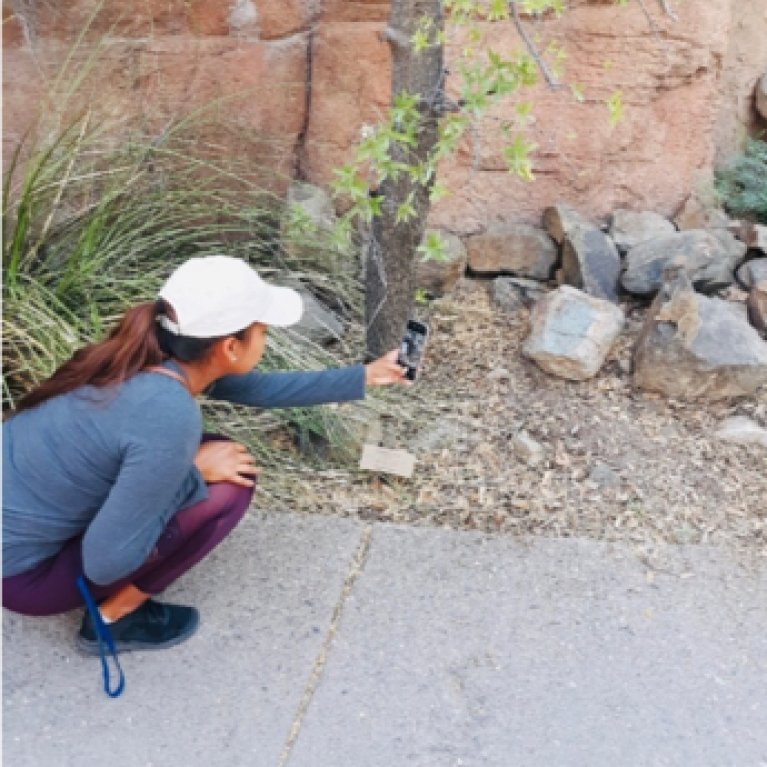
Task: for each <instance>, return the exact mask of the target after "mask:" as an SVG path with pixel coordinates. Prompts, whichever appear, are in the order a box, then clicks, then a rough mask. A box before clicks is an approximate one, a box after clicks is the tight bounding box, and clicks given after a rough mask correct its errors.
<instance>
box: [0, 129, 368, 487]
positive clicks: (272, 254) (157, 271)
mask: <svg viewBox="0 0 767 767" xmlns="http://www.w3.org/2000/svg"><path fill="white" fill-rule="evenodd" d="M214 129H215V135H216V136H218V138H219V139H220V140H219V141H218V142H216V143H213V142H211V141H210V135H211V133H212V132H213V130H214ZM226 130H227V127H226V126H225V125H221V124H219V125H215V126H213V125H210V124H208V125H206V124H205V121H204V119H202V118H200V117H199V116H198V117H197V118H195V119H193V120H184V119H179V120H177V121H175V122H174V123H173V124H172V125H169V126H167V127H166V129H165V130H164V131H163V132H162V134H161V136H160V137H159V138H158V137H157V136H152V135H147V134H145V133H144V132H142V131H141V130H138V129H133V130H132V131H130V132H127V133H126V134H125V135H124V136H123V137H121V138H120V140H115V137H114V136H113V135H112V134H111V133H108V132H107V131H105V130H102V129H101V128H100V126H98V125H97V124H95V121H94V120H93V118H92V117H91V116H90V115H89V114H85V115H83V116H82V117H80V118H79V119H76V120H73V121H72V122H71V124H70V125H69V126H68V127H66V128H65V129H64V130H62V131H61V132H59V133H58V135H57V136H56V137H55V138H54V139H46V140H37V141H35V140H34V139H32V138H30V139H29V140H28V142H27V143H26V144H24V145H23V146H21V147H20V148H19V151H18V152H17V154H16V158H15V160H14V161H13V162H11V163H10V165H9V167H8V169H7V172H6V176H5V179H4V185H3V200H2V208H3V219H2V226H3V299H4V305H3V322H4V326H5V329H4V336H3V349H2V354H3V368H4V373H3V408H4V409H7V408H11V407H13V404H14V402H15V401H16V399H17V398H18V397H19V396H20V395H21V394H22V393H23V392H25V391H27V390H28V389H29V388H30V387H31V386H34V385H35V384H36V383H38V382H40V381H41V380H43V379H44V378H45V377H47V376H49V375H50V374H51V373H52V372H53V371H54V370H55V368H56V367H57V366H58V365H59V364H61V363H62V362H63V361H64V360H65V359H67V358H68V357H69V356H70V355H71V354H72V352H73V351H74V350H75V349H76V348H78V347H79V346H80V345H82V344H84V343H87V342H91V341H94V340H98V339H99V338H101V337H103V335H104V333H105V332H106V331H107V330H108V329H109V328H110V327H111V326H112V325H113V324H114V322H115V320H116V319H117V318H118V317H119V316H120V315H121V314H122V313H123V312H124V311H125V309H126V308H127V307H129V306H130V305H132V304H134V303H137V302H141V301H146V300H152V299H154V298H155V297H156V294H157V290H158V289H159V287H160V285H161V284H162V282H163V281H164V280H165V279H166V278H167V276H168V275H169V274H170V272H171V271H172V270H173V269H174V268H175V267H176V266H177V265H178V264H179V263H181V262H182V261H184V260H185V259H187V258H189V257H191V256H200V255H205V254H212V253H227V254H230V255H234V256H238V257H241V258H243V259H246V260H247V261H248V262H250V263H252V264H254V265H255V266H256V267H257V268H258V269H259V271H260V272H261V273H262V274H264V275H265V276H266V277H267V278H269V279H273V280H275V281H290V282H291V283H292V284H299V285H300V286H302V287H303V288H305V289H307V290H308V291H310V292H313V293H314V294H316V295H318V296H323V297H327V296H331V295H332V298H333V308H334V309H335V310H336V311H337V312H338V313H340V314H341V315H342V316H343V317H344V319H345V320H346V321H347V323H348V324H349V327H350V331H349V333H348V334H347V340H345V341H344V342H343V343H341V344H337V345H336V347H335V348H334V349H332V350H330V349H327V348H324V347H321V346H317V345H316V344H313V343H311V342H309V341H306V340H304V339H303V338H301V337H299V336H298V335H296V334H295V333H294V332H291V331H290V330H289V329H286V330H277V329H273V330H271V331H270V335H269V340H268V348H267V353H266V355H265V358H264V360H263V363H262V365H261V368H263V369H266V370H269V369H291V368H298V369H320V368H324V367H329V366H330V367H332V366H339V365H343V364H347V363H349V362H352V361H354V362H357V361H359V358H360V357H361V350H362V348H363V346H362V339H363V335H364V334H363V328H362V323H361V317H362V311H363V309H362V303H363V301H362V295H363V294H362V286H361V284H360V283H359V282H358V281H357V280H356V279H355V278H354V277H353V276H350V274H354V270H351V271H350V270H348V269H345V270H343V271H342V272H340V271H338V270H337V269H336V266H335V265H336V263H337V259H336V256H337V254H332V256H333V257H330V255H328V257H327V258H325V257H324V256H323V252H322V251H321V249H319V250H318V249H317V248H316V247H314V249H313V250H312V249H311V248H308V247H307V248H305V249H303V250H302V258H301V260H300V262H297V263H294V262H293V261H291V257H290V255H289V254H288V253H286V252H285V251H284V250H283V248H282V247H281V243H280V226H279V222H280V221H281V220H282V218H283V216H284V214H285V211H284V205H285V203H284V200H283V198H282V197H281V196H280V195H279V194H275V193H273V192H272V191H270V188H279V187H282V188H284V187H285V184H286V180H285V179H279V178H277V177H276V176H275V174H274V173H272V172H271V171H270V170H269V163H268V153H266V154H265V150H264V147H260V148H258V149H257V151H252V152H249V151H247V150H243V151H242V153H241V154H239V153H238V154H237V156H232V153H231V152H228V151H225V150H222V149H220V147H222V146H227V141H226V140H224V139H223V138H222V135H221V132H222V131H226ZM42 135H45V134H42ZM212 147H213V148H212ZM216 147H219V148H218V149H217V148H216ZM254 156H262V157H264V156H265V157H267V160H266V163H265V166H261V167H256V166H255V164H254V162H253V157H254ZM270 174H271V177H270ZM294 236H295V235H294ZM303 236H305V237H306V240H307V243H309V244H312V245H316V242H317V241H318V239H319V238H318V236H317V233H316V232H313V231H312V230H311V227H308V228H307V229H306V231H305V233H304V235H303ZM307 252H311V253H314V256H313V258H314V259H315V260H307V256H306V253H307ZM368 407H369V405H368ZM203 411H204V415H205V418H206V425H207V427H208V428H210V429H214V430H219V431H222V432H223V433H228V434H230V435H232V436H234V437H236V438H237V439H240V440H242V441H244V442H246V443H248V444H249V446H250V447H251V449H252V450H253V452H254V454H255V455H256V457H257V460H258V462H259V463H260V465H262V466H264V467H272V468H275V469H278V472H273V473H277V474H283V475H284V474H285V472H288V473H289V470H290V469H291V467H292V468H299V467H300V464H301V462H302V461H304V460H305V456H299V455H297V454H296V453H295V451H292V450H291V449H290V447H291V445H292V442H293V441H299V439H300V441H301V442H302V443H304V444H316V443H317V442H320V443H322V445H323V451H322V452H323V456H324V457H330V458H331V459H333V460H335V461H336V462H338V461H341V462H342V463H344V462H345V461H346V460H348V459H351V458H354V457H356V452H354V451H352V450H351V446H352V445H353V444H354V440H353V435H354V433H355V432H356V431H357V429H356V424H355V421H356V419H359V418H361V417H362V411H361V410H360V409H359V408H357V409H355V408H354V407H351V408H344V409H334V408H307V409H299V408H296V409H291V410H285V411H271V412H269V413H264V414H258V413H255V412H254V411H252V410H245V409H241V408H240V409H238V408H235V407H233V406H227V405H223V406H219V405H216V404H213V403H207V404H204V405H203ZM307 435H308V436H309V437H310V439H307ZM311 437H313V439H312V438H311ZM285 446H287V447H288V448H289V449H288V450H285V449H281V448H284V447H285Z"/></svg>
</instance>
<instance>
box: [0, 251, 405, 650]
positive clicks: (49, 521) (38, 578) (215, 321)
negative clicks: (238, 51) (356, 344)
mask: <svg viewBox="0 0 767 767" xmlns="http://www.w3.org/2000/svg"><path fill="white" fill-rule="evenodd" d="M301 313H302V301H301V297H300V295H299V294H298V293H296V292H295V291H293V290H290V289H287V288H280V287H275V286H272V285H269V284H267V283H266V282H264V281H263V280H262V279H261V278H260V277H259V276H258V274H257V273H256V272H255V271H254V270H253V269H251V267H250V266H248V265H247V264H246V263H245V262H243V261H241V260H239V259H234V258H229V257H226V256H211V257H207V258H197V259H191V260H190V261H187V262H186V263H185V264H183V265H182V266H180V267H179V268H178V269H177V270H176V271H175V272H174V273H173V274H172V275H171V277H170V278H169V280H168V281H167V283H166V284H165V286H164V287H163V288H162V290H161V291H160V297H159V299H158V300H157V302H153V303H149V304H143V305H140V306H137V307H135V308H133V309H130V310H129V311H128V312H127V313H126V314H125V316H124V317H123V319H122V321H121V322H120V324H119V326H118V327H117V328H116V329H115V330H114V332H113V333H112V334H111V335H110V336H109V338H108V339H107V340H105V341H103V342H101V343H98V344H95V345H92V346H88V347H85V348H83V349H81V350H79V351H78V352H77V353H75V355H74V356H73V357H72V358H71V359H70V360H69V361H68V362H66V363H65V364H64V365H62V366H61V367H60V368H59V369H58V370H57V371H56V372H55V373H54V374H53V376H52V377H51V378H50V379H48V380H47V381H45V382H44V383H43V384H42V385H40V386H39V387H38V388H37V389H35V390H34V391H32V392H31V393H29V394H28V395H27V396H26V397H24V398H23V399H22V400H21V401H20V402H19V404H18V407H17V409H16V410H15V411H14V413H13V414H12V416H11V417H10V418H9V419H8V420H7V421H6V422H5V424H4V425H3V469H4V472H3V606H4V607H6V608H8V609H10V610H13V611H15V612H19V613H23V614H25V615H33V616H42V615H54V614H56V613H62V612H65V611H68V610H72V609H74V608H77V607H81V606H82V605H83V604H84V603H87V602H90V603H91V610H90V611H89V610H86V611H85V614H84V616H83V621H82V625H81V627H80V630H79V634H78V636H77V643H78V645H79V646H80V648H81V649H83V650H85V651H86V652H89V653H93V654H98V653H99V652H100V647H101V644H102V638H103V637H105V636H108V637H111V640H113V642H114V649H113V652H114V650H132V649H137V648H140V649H161V648H166V647H170V646H172V645H176V644H178V643H180V642H183V641H184V640H185V639H188V638H189V637H190V636H191V635H192V634H193V633H194V631H195V630H196V628H197V626H198V623H199V615H198V613H197V610H196V609H195V608H194V607H188V606H182V605H171V604H166V603H161V602H158V601H155V599H154V597H155V595H157V594H159V593H160V592H162V591H163V590H164V589H165V588H167V587H168V586H169V585H170V584H171V583H173V582H174V581H175V580H176V579H177V578H179V576H181V575H183V574H184V573H185V572H187V571H188V570H189V569H190V568H192V567H194V566H195V565H196V564H197V563H198V562H199V561H200V560H201V559H203V557H205V556H206V555H207V554H209V553H210V552H211V551H212V550H213V549H214V548H215V547H216V546H217V545H218V544H219V543H220V542H221V541H222V540H223V539H224V538H225V537H226V536H227V535H229V533H230V532H231V531H232V530H233V529H234V528H235V527H236V526H237V524H238V522H239V521H240V520H241V519H242V517H243V515H244V513H245V510H246V509H247V507H248V505H249V503H250V500H251V496H252V494H253V488H254V484H255V478H256V474H257V468H256V465H255V462H254V460H253V458H252V457H251V456H250V455H249V453H248V452H247V450H246V449H245V448H244V447H243V446H241V445H239V444H236V443H235V442H232V441H229V440H226V439H222V438H217V437H204V436H203V435H202V420H201V416H200V411H199V408H198V406H197V404H196V402H195V400H194V397H195V396H197V395H198V394H200V393H202V392H204V393H205V394H206V395H207V396H208V397H211V398H213V399H220V400H227V401H229V402H235V403H239V404H244V405H251V406H253V407H258V408H280V407H305V406H310V405H319V404H323V403H329V402H344V401H350V400H358V399H362V398H363V397H364V393H365V386H366V385H385V384H393V383H400V382H403V375H402V370H401V368H399V367H398V366H397V365H396V352H392V353H390V354H388V355H386V357H384V358H382V359H380V360H378V361H376V362H373V363H370V364H369V365H367V366H362V365H360V366H357V367H349V368H341V369H336V370H325V371H321V372H299V373H293V372H291V373H273V374H261V373H258V372H256V371H255V370H254V368H255V366H256V365H257V364H258V362H259V360H260V359H261V356H262V355H263V352H264V347H265V344H266V333H267V328H268V326H270V325H274V326H278V327H280V326H288V325H292V324H294V323H296V322H298V320H299V319H300V317H301ZM96 604H97V605H98V606H96ZM105 626H106V627H107V630H106V631H104V627H105ZM104 641H107V640H104Z"/></svg>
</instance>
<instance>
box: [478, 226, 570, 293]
mask: <svg viewBox="0 0 767 767" xmlns="http://www.w3.org/2000/svg"><path fill="white" fill-rule="evenodd" d="M465 244H466V251H467V253H468V261H469V268H470V269H471V270H472V271H474V272H477V273H479V274H516V275H519V276H521V277H533V278H536V279H539V280H547V279H548V278H549V275H550V274H551V272H552V270H553V268H554V266H555V265H556V262H557V247H556V245H555V244H554V243H553V242H552V240H551V237H549V236H548V235H547V234H546V232H544V231H543V230H542V229H538V228H537V227H535V226H528V225H527V224H501V225H496V226H491V227H489V228H488V230H487V231H486V232H485V233H484V234H475V235H472V236H470V237H467V238H466V240H465Z"/></svg>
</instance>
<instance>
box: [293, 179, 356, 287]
mask: <svg viewBox="0 0 767 767" xmlns="http://www.w3.org/2000/svg"><path fill="white" fill-rule="evenodd" d="M286 202H287V205H286V208H285V214H284V216H283V218H282V221H281V223H280V235H281V237H280V244H281V245H282V249H283V250H284V251H285V253H286V254H287V255H288V256H289V257H291V258H295V259H299V260H316V259H321V260H322V261H324V262H325V263H330V264H331V265H332V267H333V268H334V269H336V270H339V271H344V272H348V273H353V272H354V271H355V270H356V268H357V265H356V264H355V263H354V259H353V258H352V257H351V256H350V254H349V253H344V252H341V251H340V250H339V249H338V248H337V247H336V245H335V244H334V243H333V238H332V234H333V230H334V228H335V225H336V223H337V221H338V217H337V216H336V212H335V209H334V207H333V201H332V200H331V198H330V195H329V194H328V193H327V192H326V191H325V190H324V189H322V188H321V187H318V186H314V185H313V184H306V183H304V182H301V181H294V182H293V183H292V184H291V185H290V187H289V188H288V194H287V201H286Z"/></svg>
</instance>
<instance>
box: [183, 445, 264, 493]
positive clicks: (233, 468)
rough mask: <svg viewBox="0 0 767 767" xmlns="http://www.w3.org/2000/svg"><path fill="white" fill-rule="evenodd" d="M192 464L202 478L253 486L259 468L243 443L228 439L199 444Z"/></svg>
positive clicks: (210, 480)
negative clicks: (253, 478)
mask: <svg viewBox="0 0 767 767" xmlns="http://www.w3.org/2000/svg"><path fill="white" fill-rule="evenodd" d="M194 465H195V466H196V467H197V470H198V471H199V472H200V474H202V478H203V479H204V480H205V481H206V482H208V483H210V482H232V483H233V484H235V485H240V486H241V487H254V486H255V482H254V481H253V480H252V479H249V477H255V476H256V475H257V474H258V472H259V469H258V467H257V466H256V461H255V459H254V458H253V456H252V455H251V454H250V453H249V452H248V451H247V448H245V446H244V445H240V444H239V443H237V442H230V441H228V440H227V441H215V442H205V443H204V444H202V445H200V448H199V449H198V450H197V455H196V456H195V458H194Z"/></svg>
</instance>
